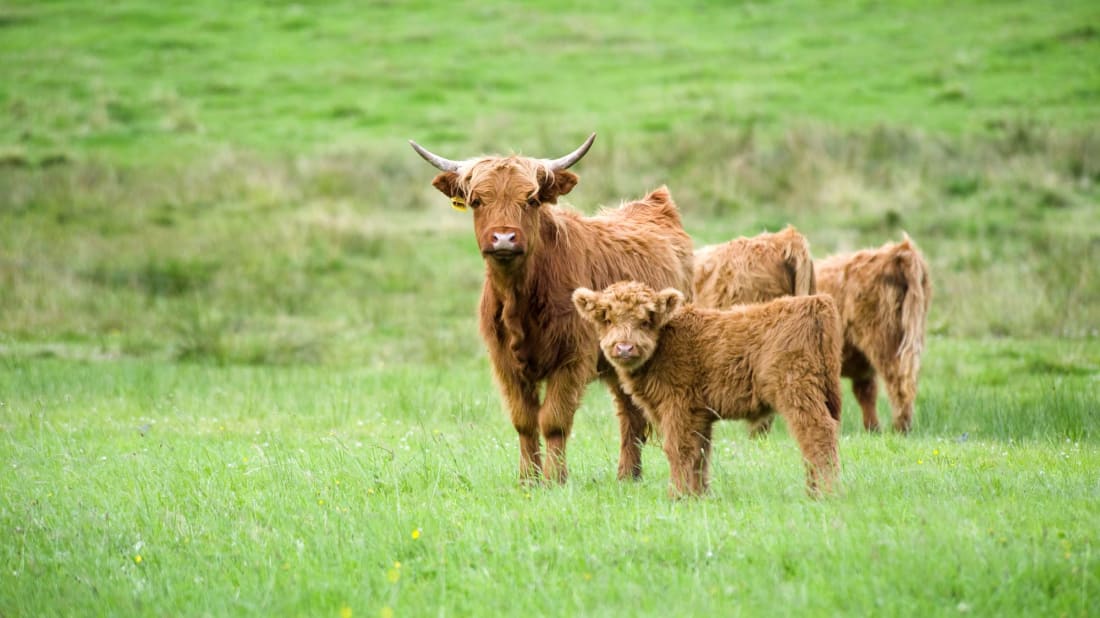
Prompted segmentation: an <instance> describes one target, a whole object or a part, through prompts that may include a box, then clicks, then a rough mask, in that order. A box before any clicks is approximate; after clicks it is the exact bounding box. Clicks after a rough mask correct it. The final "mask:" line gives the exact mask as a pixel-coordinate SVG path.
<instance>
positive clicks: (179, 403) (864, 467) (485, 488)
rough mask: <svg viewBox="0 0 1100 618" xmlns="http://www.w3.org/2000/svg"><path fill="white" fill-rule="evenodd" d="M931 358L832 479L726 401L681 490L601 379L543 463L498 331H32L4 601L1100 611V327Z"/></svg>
mask: <svg viewBox="0 0 1100 618" xmlns="http://www.w3.org/2000/svg"><path fill="white" fill-rule="evenodd" d="M928 357H929V364H928V366H927V367H926V371H925V376H924V383H925V389H924V391H923V394H922V398H921V400H920V402H919V408H918V414H917V425H916V430H915V433H914V434H913V435H912V436H910V437H907V438H902V437H899V436H896V435H893V434H890V433H887V434H885V435H865V434H863V433H862V432H860V431H859V430H858V429H857V427H856V425H858V418H857V417H858V412H857V410H858V408H857V406H855V404H854V401H853V400H852V399H851V398H850V397H848V396H847V395H846V409H845V427H844V430H845V431H844V434H845V435H844V437H843V440H842V443H841V456H842V458H843V465H844V473H843V493H842V494H841V495H839V496H836V497H833V498H829V499H826V500H823V501H820V502H814V501H811V500H808V499H807V498H806V497H805V495H804V490H803V486H804V485H803V478H802V469H801V465H800V463H799V461H798V452H797V448H796V447H795V445H794V442H793V441H792V440H791V439H790V438H789V437H788V436H787V435H786V433H785V430H784V428H783V426H782V423H780V424H779V425H778V427H777V431H776V432H775V434H773V436H771V437H770V438H769V439H767V440H764V441H750V440H749V439H748V438H747V437H746V435H745V429H744V426H743V425H741V424H734V423H726V424H721V425H719V431H718V437H717V441H718V444H717V445H716V448H715V465H714V470H713V479H712V492H711V495H710V496H708V497H707V498H705V499H702V500H686V501H679V502H674V501H670V500H669V499H668V498H667V493H666V489H667V483H668V466H667V464H666V463H665V460H664V457H663V455H662V453H661V452H660V450H659V448H657V447H655V446H652V445H651V446H648V447H647V448H646V449H645V450H644V456H645V466H646V477H645V479H644V480H643V481H642V482H640V483H636V484H635V483H625V484H624V483H620V482H618V481H616V480H615V478H614V467H615V459H616V456H617V452H616V450H617V449H616V447H615V445H616V443H617V435H616V431H617V430H616V428H615V427H616V423H615V421H614V420H613V417H612V415H611V408H610V403H609V400H608V397H607V395H606V393H604V392H603V391H602V390H600V389H597V388H595V387H594V388H593V389H592V391H591V392H590V393H589V396H588V398H587V401H586V404H585V405H584V406H583V407H582V409H581V410H580V412H579V414H578V422H577V427H576V430H575V436H574V439H573V440H572V441H571V443H570V463H571V466H572V478H571V479H570V481H569V484H568V485H567V486H565V487H563V488H556V489H544V488H524V487H520V486H518V485H517V484H516V481H515V474H516V459H517V446H516V443H515V442H516V440H515V437H514V433H513V432H512V430H511V428H510V427H509V426H508V423H507V421H506V420H505V416H504V414H503V413H502V412H501V411H500V409H499V404H498V403H497V395H496V392H495V389H494V388H493V387H492V385H491V384H490V382H489V380H488V375H487V374H488V370H487V368H486V367H485V364H484V361H483V359H481V358H475V359H471V360H470V361H468V362H458V363H456V364H455V365H454V366H452V367H448V368H446V369H425V368H424V367H423V366H420V365H403V366H394V367H385V368H375V369H341V370H332V369H318V368H306V367H299V368H263V367H255V368H253V367H227V368H218V367H213V366H209V365H192V364H161V363H154V364H148V363H140V362H134V361H123V362H118V361H110V362H105V363H104V362H79V361H68V360H57V359H54V360H50V359H30V358H9V360H7V361H5V363H4V365H3V370H2V372H0V392H2V393H4V396H3V400H2V405H3V408H2V414H0V451H2V452H3V453H4V466H5V468H6V470H5V473H4V475H3V476H2V477H0V490H2V494H3V495H4V496H5V501H4V503H3V506H2V507H0V526H2V527H3V529H4V530H5V531H6V536H7V538H8V541H7V542H5V543H4V544H3V545H2V546H0V566H2V567H3V571H2V572H0V591H2V594H0V599H3V601H2V602H0V611H2V612H3V613H4V614H5V615H38V614H43V613H61V614H95V613H101V612H102V611H103V610H104V608H111V610H110V611H111V612H112V613H115V612H117V613H121V614H135V613H152V614H212V615H225V614H240V613H247V614H264V615H296V614H309V615H339V612H340V610H341V609H342V608H344V607H347V608H350V609H351V610H352V611H353V613H354V615H356V616H377V615H380V612H383V608H385V607H389V608H391V609H392V610H394V613H395V615H428V614H440V613H442V614H447V615H469V614H507V615H521V614H528V615H529V614H551V615H562V614H583V615H622V613H623V612H626V613H632V614H642V615H699V614H701V613H707V612H717V613H723V614H729V613H734V614H745V615H757V614H762V613H771V612H774V611H775V609H776V608H777V607H782V608H784V609H783V611H784V612H790V613H803V612H811V613H821V614H834V613H838V612H839V613H851V614H867V613H876V614H884V615H900V614H904V615H914V614H920V615H930V614H931V615H937V614H948V613H956V612H959V611H964V612H965V611H966V610H967V609H968V608H969V610H970V611H971V612H973V613H975V614H978V615H990V614H997V615H1001V614H1007V615H1063V614H1064V615H1071V616H1085V615H1092V614H1094V613H1095V612H1096V610H1097V609H1098V607H1100V605H1098V604H1100V578H1098V573H1100V538H1098V537H1097V530H1100V515H1098V514H1097V511H1096V509H1095V492H1096V480H1095V471H1096V469H1097V466H1100V448H1097V429H1096V428H1097V427H1098V426H1100V417H1098V415H1097V414H1098V412H1097V411H1098V410H1100V405H1098V404H1100V400H1098V398H1097V394H1096V392H1097V391H1096V389H1095V381H1096V376H1097V370H1098V369H1097V368H1098V366H1100V355H1098V354H1097V353H1096V350H1095V349H1092V350H1087V349H1082V348H1079V347H1074V346H1067V345H1066V344H1064V343H1058V342H1049V343H1046V344H1035V345H1031V346H1027V347H1025V348H1023V349H1022V350H1021V348H1020V347H1018V346H1009V345H999V344H986V343H980V342H973V341H954V340H940V339H933V341H932V345H931V348H930V351H929V355H928ZM1047 367H1063V368H1064V367H1075V368H1078V370H1077V371H1076V372H1074V371H1058V372H1056V373H1054V374H1052V373H1051V372H1050V371H1049V370H1048V369H1046V368H1047ZM1021 368H1022V369H1021ZM1028 368H1030V369H1028ZM1005 382H1008V383H1011V385H1012V388H1011V389H1008V388H1005V386H1004V383H1005ZM1043 402H1049V403H1050V404H1051V405H1042V404H1043ZM883 403H884V402H883ZM414 531H417V532H416V536H417V538H414ZM137 556H140V557H141V561H140V563H138V562H137ZM397 563H400V567H396V566H395V565H396V564H397Z"/></svg>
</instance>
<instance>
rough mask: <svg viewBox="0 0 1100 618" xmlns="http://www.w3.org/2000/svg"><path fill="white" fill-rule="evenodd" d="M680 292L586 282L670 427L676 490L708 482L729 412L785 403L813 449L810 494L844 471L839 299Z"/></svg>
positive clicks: (580, 294) (610, 349)
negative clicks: (716, 436) (689, 296)
mask: <svg viewBox="0 0 1100 618" xmlns="http://www.w3.org/2000/svg"><path fill="white" fill-rule="evenodd" d="M683 300H684V297H683V295H682V294H681V293H680V292H678V291H677V290H674V289H665V290H663V291H661V292H655V291H653V289H651V288H650V287H649V286H647V285H645V284H642V283H638V282H636V281H628V282H619V283H616V284H614V285H611V286H610V287H608V288H607V289H605V290H604V291H603V292H593V291H592V290H589V289H583V288H582V289H578V290H577V291H576V292H574V293H573V303H574V305H576V308H577V312H578V313H580V314H581V315H583V316H584V317H585V319H587V320H589V321H590V322H592V323H593V324H595V325H596V329H597V330H598V331H599V335H600V348H601V349H602V350H603V353H604V355H605V356H606V357H607V358H608V359H609V360H610V361H611V364H612V365H614V366H615V370H616V372H617V373H618V374H619V379H620V380H621V381H622V386H623V388H624V389H625V390H626V391H627V392H628V393H630V395H631V396H632V397H633V398H634V401H635V402H637V403H638V404H639V405H640V406H641V407H642V409H643V410H645V412H646V414H647V415H648V417H649V419H650V420H651V421H652V422H653V423H654V424H655V425H656V426H657V427H658V428H659V429H660V431H661V434H662V436H663V438H664V450H665V454H666V455H667V456H668V461H669V465H670V467H671V470H672V486H673V493H678V494H685V493H687V494H699V493H702V492H703V491H705V490H706V487H707V467H708V460H709V458H710V447H711V429H712V427H713V425H714V422H715V421H717V420H719V419H746V420H749V421H753V420H757V419H760V418H763V417H766V416H771V415H773V414H775V413H776V412H778V413H779V414H780V415H781V416H783V418H784V419H785V420H786V421H787V425H788V426H789V427H790V430H791V433H792V434H793V435H794V438H795V440H797V442H798V446H799V448H801V450H802V456H803V458H804V460H805V463H806V467H807V477H806V482H807V488H808V489H809V491H810V493H811V495H814V494H816V493H818V492H819V491H821V490H822V489H824V490H826V491H828V490H829V489H831V487H832V483H833V481H834V479H835V476H836V473H837V471H838V470H839V465H840V463H839V457H838V454H837V433H838V428H839V422H838V421H839V414H840V350H841V334H840V321H839V320H840V318H839V315H838V313H837V309H836V303H835V302H834V301H833V299H832V298H830V297H829V296H826V295H823V294H819V295H815V296H794V297H788V298H781V299H778V300H774V301H771V302H769V303H766V304H760V305H739V306H738V307H736V308H734V309H733V310H730V311H717V310H713V309H698V308H695V307H692V306H690V305H689V306H686V307H683V308H682V309H679V310H678V308H679V307H680V305H681V303H682V302H683Z"/></svg>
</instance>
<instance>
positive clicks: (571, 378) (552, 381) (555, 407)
mask: <svg viewBox="0 0 1100 618" xmlns="http://www.w3.org/2000/svg"><path fill="white" fill-rule="evenodd" d="M591 374H592V371H591V370H590V369H589V368H588V367H587V366H585V365H584V364H582V363H575V364H572V365H566V366H565V367H562V368H561V369H559V370H558V371H556V372H554V373H552V374H551V375H550V377H549V378H547V380H546V396H545V397H544V398H543V401H542V408H541V409H539V414H538V421H539V429H541V430H542V436H543V437H544V438H545V439H546V464H545V466H544V467H543V473H544V474H545V475H546V479H547V480H548V481H556V482H558V483H564V482H565V479H566V478H567V477H568V476H569V472H568V469H567V467H566V465H565V443H566V441H567V440H569V433H570V432H571V431H572V430H573V415H574V414H576V412H577V407H579V406H580V403H581V396H582V395H583V394H584V387H585V386H586V385H587V383H588V378H589V377H590V376H591Z"/></svg>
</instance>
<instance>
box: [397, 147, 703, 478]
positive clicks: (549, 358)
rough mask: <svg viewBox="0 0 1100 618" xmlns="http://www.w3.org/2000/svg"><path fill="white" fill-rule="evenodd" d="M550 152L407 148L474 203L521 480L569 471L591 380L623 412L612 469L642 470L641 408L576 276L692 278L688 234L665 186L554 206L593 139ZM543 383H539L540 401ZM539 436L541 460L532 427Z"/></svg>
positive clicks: (492, 341)
mask: <svg viewBox="0 0 1100 618" xmlns="http://www.w3.org/2000/svg"><path fill="white" fill-rule="evenodd" d="M594 137H595V135H593V136H591V137H589V139H588V141H587V142H585V144H584V145H582V146H581V147H580V148H578V149H577V150H576V151H574V152H573V153H572V154H570V155H567V156H565V157H562V158H561V159H557V160H554V161H549V160H546V159H531V158H527V157H519V156H508V157H481V158H476V159H470V160H466V161H450V160H448V159H443V158H442V157H439V156H437V155H434V154H432V153H430V152H427V151H425V150H424V149H423V148H420V147H419V146H417V145H416V144H413V147H414V148H415V149H416V150H417V152H418V153H420V154H421V156H423V157H424V158H425V159H427V160H428V161H429V162H431V163H432V164H433V165H435V166H436V167H438V168H439V169H441V170H442V172H441V173H440V174H438V175H437V176H436V177H435V179H434V180H433V181H432V184H433V185H434V186H435V187H436V188H437V189H439V191H441V192H442V193H443V194H444V195H446V196H448V197H450V198H452V199H456V200H457V201H456V203H458V204H466V205H469V207H470V208H472V209H473V220H474V233H475V235H476V237H477V240H478V245H479V248H480V249H481V253H482V256H483V258H484V260H485V283H484V286H483V287H482V292H481V310H480V330H481V336H482V338H483V339H484V341H485V344H486V346H487V347H488V350H489V360H490V362H491V364H492V368H493V374H494V376H495V378H496V382H497V384H498V386H499V387H500V391H501V394H502V395H503V398H504V401H505V403H506V404H507V407H508V409H509V412H510V414H511V418H512V424H513V426H514V427H515V429H516V432H517V433H518V434H519V447H520V458H519V459H520V463H519V473H520V478H521V479H531V478H535V477H537V476H538V474H539V473H540V472H542V473H543V474H545V476H546V478H548V479H551V480H554V481H557V482H564V481H565V479H566V476H567V468H566V460H565V447H566V441H567V440H568V438H569V433H570V431H571V429H572V426H573V416H574V414H575V413H576V410H577V407H578V406H579V405H580V400H581V396H582V394H583V393H584V390H585V387H586V385H587V384H588V383H589V382H591V381H592V380H594V379H596V378H597V377H599V378H601V379H603V380H604V381H605V382H606V383H607V384H608V386H609V387H610V389H611V393H612V396H613V398H614V400H615V405H616V412H617V414H618V417H619V429H620V438H621V442H620V454H619V477H620V478H632V477H637V476H639V475H640V474H641V445H642V443H643V442H644V441H645V438H646V432H647V423H646V420H645V415H644V414H643V412H642V411H641V410H640V409H639V408H638V407H637V406H636V405H635V404H634V402H633V401H631V399H630V397H629V396H627V395H626V393H625V392H623V390H622V389H621V388H620V386H619V383H618V377H617V376H616V374H615V372H614V371H612V370H611V368H610V367H608V366H607V364H606V361H604V360H603V359H602V357H601V356H600V350H599V346H598V339H597V337H596V332H595V329H594V328H592V326H591V325H589V324H588V323H587V322H585V321H584V320H582V319H581V318H580V316H578V315H577V313H576V312H575V311H574V310H573V306H572V304H571V302H570V296H571V294H572V293H573V290H575V289H576V288H578V287H583V286H588V287H603V286H606V285H608V284H610V283H612V282H614V281H619V280H622V279H637V280H641V281H645V282H647V283H649V284H650V285H653V286H656V287H679V288H683V289H688V287H689V286H690V284H691V273H692V243H691V238H690V237H689V236H688V235H687V233H686V232H684V229H683V226H682V224H681V222H680V213H679V210H678V209H677V207H676V204H675V202H673V200H672V197H671V196H670V195H669V192H668V190H667V189H666V188H664V187H661V188H659V189H656V190H654V191H652V192H651V193H649V194H648V195H646V196H645V197H644V198H642V199H641V200H637V201H633V202H630V203H627V204H624V205H622V206H620V207H619V208H616V209H611V210H607V211H605V212H602V213H600V214H599V215H597V216H594V217H584V216H582V215H580V214H579V213H577V212H575V211H572V210H569V209H565V208H559V207H557V206H554V205H553V204H555V203H556V202H557V199H558V198H559V197H560V196H562V195H564V194H566V193H569V191H571V190H572V189H573V187H574V185H576V183H577V180H578V179H577V176H576V175H575V174H574V173H573V172H570V171H568V170H566V169H565V168H567V167H569V166H570V165H572V164H573V163H575V162H576V161H577V160H578V159H579V158H580V157H581V156H583V154H584V152H586V151H587V149H588V147H589V146H590V145H591V143H592V140H593V138H594ZM540 386H542V387H544V389H545V394H544V395H543V396H542V399H541V401H540V397H539V391H540ZM540 433H541V434H542V437H543V438H545V440H546V451H547V456H546V460H545V461H543V460H542V458H541V453H540V444H539V434H540Z"/></svg>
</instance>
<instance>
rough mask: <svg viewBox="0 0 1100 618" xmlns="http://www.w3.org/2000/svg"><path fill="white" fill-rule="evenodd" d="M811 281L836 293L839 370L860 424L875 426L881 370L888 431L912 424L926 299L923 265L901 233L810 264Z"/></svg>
mask: <svg viewBox="0 0 1100 618" xmlns="http://www.w3.org/2000/svg"><path fill="white" fill-rule="evenodd" d="M815 269H816V273H815V274H816V277H817V283H818V287H819V289H820V290H821V291H822V292H825V293H828V294H829V295H831V296H832V297H833V298H834V299H836V303H837V307H838V308H839V309H840V315H841V324H842V326H843V329H844V353H843V362H842V365H841V375H843V376H844V377H847V378H851V379H852V391H853V392H854V393H855V396H856V399H857V400H858V401H859V406H860V408H861V409H862V410H863V426H864V428H866V429H867V430H869V431H877V430H878V428H879V421H878V413H877V411H876V404H877V400H878V385H877V383H876V381H875V376H876V374H881V375H882V379H883V382H884V383H885V384H886V392H887V394H888V395H889V397H890V404H891V405H892V406H893V412H894V429H895V430H896V431H899V432H902V433H906V432H908V431H909V428H910V426H911V425H912V422H913V402H914V401H915V400H916V397H917V380H918V378H919V375H920V357H921V352H922V351H923V350H924V330H925V320H926V318H927V315H928V307H929V304H930V303H931V300H932V284H931V281H930V279H929V276H928V265H927V263H925V261H924V257H923V256H922V255H921V252H920V250H919V249H918V248H917V245H916V243H914V242H913V241H912V240H911V239H910V238H909V236H908V235H905V238H904V240H902V241H901V242H898V243H887V244H885V245H883V246H882V247H879V248H878V249H865V250H863V251H857V252H856V253H852V254H848V255H835V256H832V257H829V258H826V259H824V260H821V261H819V262H818V263H817V264H816V265H815Z"/></svg>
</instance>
